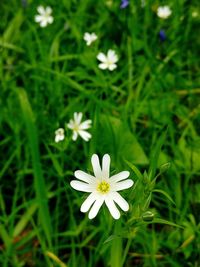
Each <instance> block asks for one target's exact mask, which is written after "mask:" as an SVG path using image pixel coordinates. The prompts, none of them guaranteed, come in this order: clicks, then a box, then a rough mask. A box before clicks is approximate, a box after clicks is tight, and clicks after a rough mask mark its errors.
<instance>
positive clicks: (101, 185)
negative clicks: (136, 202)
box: [70, 154, 133, 219]
mask: <svg viewBox="0 0 200 267" xmlns="http://www.w3.org/2000/svg"><path fill="white" fill-rule="evenodd" d="M91 161H92V167H93V171H94V176H93V175H90V174H88V173H85V172H83V171H81V170H77V171H75V173H74V175H75V177H76V178H77V179H79V180H81V181H77V180H72V181H71V183H70V185H71V186H72V187H73V188H74V189H76V190H78V191H82V192H89V193H90V195H89V196H88V197H87V198H86V200H85V201H84V202H83V204H82V205H81V212H87V211H89V209H90V212H89V216H88V217H89V219H93V218H94V217H95V216H96V215H97V213H98V211H99V209H100V208H101V206H102V204H103V203H104V202H105V204H106V206H107V207H108V209H109V211H110V213H111V215H112V216H113V218H114V219H119V218H120V212H119V210H118V209H117V207H116V204H117V205H118V206H119V207H120V208H121V209H122V210H124V211H128V209H129V204H128V203H127V201H126V200H125V199H124V198H123V197H121V195H120V194H119V193H118V192H117V191H121V190H123V189H127V188H129V187H131V186H132V185H133V181H132V180H131V179H126V178H128V176H129V172H128V171H122V172H120V173H118V174H115V175H113V176H111V177H110V156H109V155H108V154H105V155H104V156H103V160H102V168H101V166H100V163H99V157H98V156H97V155H96V154H94V155H93V156H92V159H91ZM115 203H116V204H115Z"/></svg>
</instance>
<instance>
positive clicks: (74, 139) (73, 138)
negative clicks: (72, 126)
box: [72, 131, 78, 141]
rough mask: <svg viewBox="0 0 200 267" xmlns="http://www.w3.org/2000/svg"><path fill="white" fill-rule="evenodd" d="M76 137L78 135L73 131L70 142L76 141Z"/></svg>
mask: <svg viewBox="0 0 200 267" xmlns="http://www.w3.org/2000/svg"><path fill="white" fill-rule="evenodd" d="M77 137H78V133H77V132H75V131H73V136H72V140H73V141H76V139H77Z"/></svg>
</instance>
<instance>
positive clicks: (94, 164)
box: [91, 154, 102, 179]
mask: <svg viewBox="0 0 200 267" xmlns="http://www.w3.org/2000/svg"><path fill="white" fill-rule="evenodd" d="M91 162H92V167H93V172H94V175H95V177H96V178H99V179H100V178H102V177H101V176H102V171H101V167H100V163H99V157H98V156H97V155H96V154H93V155H92V159H91Z"/></svg>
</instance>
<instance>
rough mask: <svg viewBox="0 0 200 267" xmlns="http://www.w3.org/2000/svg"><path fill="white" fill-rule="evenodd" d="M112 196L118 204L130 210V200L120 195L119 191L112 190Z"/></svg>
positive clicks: (125, 209) (123, 208)
mask: <svg viewBox="0 0 200 267" xmlns="http://www.w3.org/2000/svg"><path fill="white" fill-rule="evenodd" d="M110 194H111V196H112V199H113V200H114V202H116V203H117V205H118V206H119V207H120V208H121V209H122V210H124V211H128V210H129V204H128V202H127V201H126V200H125V199H124V198H123V197H122V196H120V194H119V193H117V192H111V193H110Z"/></svg>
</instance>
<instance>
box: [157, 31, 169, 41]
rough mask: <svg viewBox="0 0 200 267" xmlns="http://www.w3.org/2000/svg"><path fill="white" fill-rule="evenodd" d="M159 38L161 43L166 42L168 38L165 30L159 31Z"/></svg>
mask: <svg viewBox="0 0 200 267" xmlns="http://www.w3.org/2000/svg"><path fill="white" fill-rule="evenodd" d="M159 37H160V40H161V42H164V41H165V40H166V38H167V36H166V33H165V31H164V30H160V31H159Z"/></svg>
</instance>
